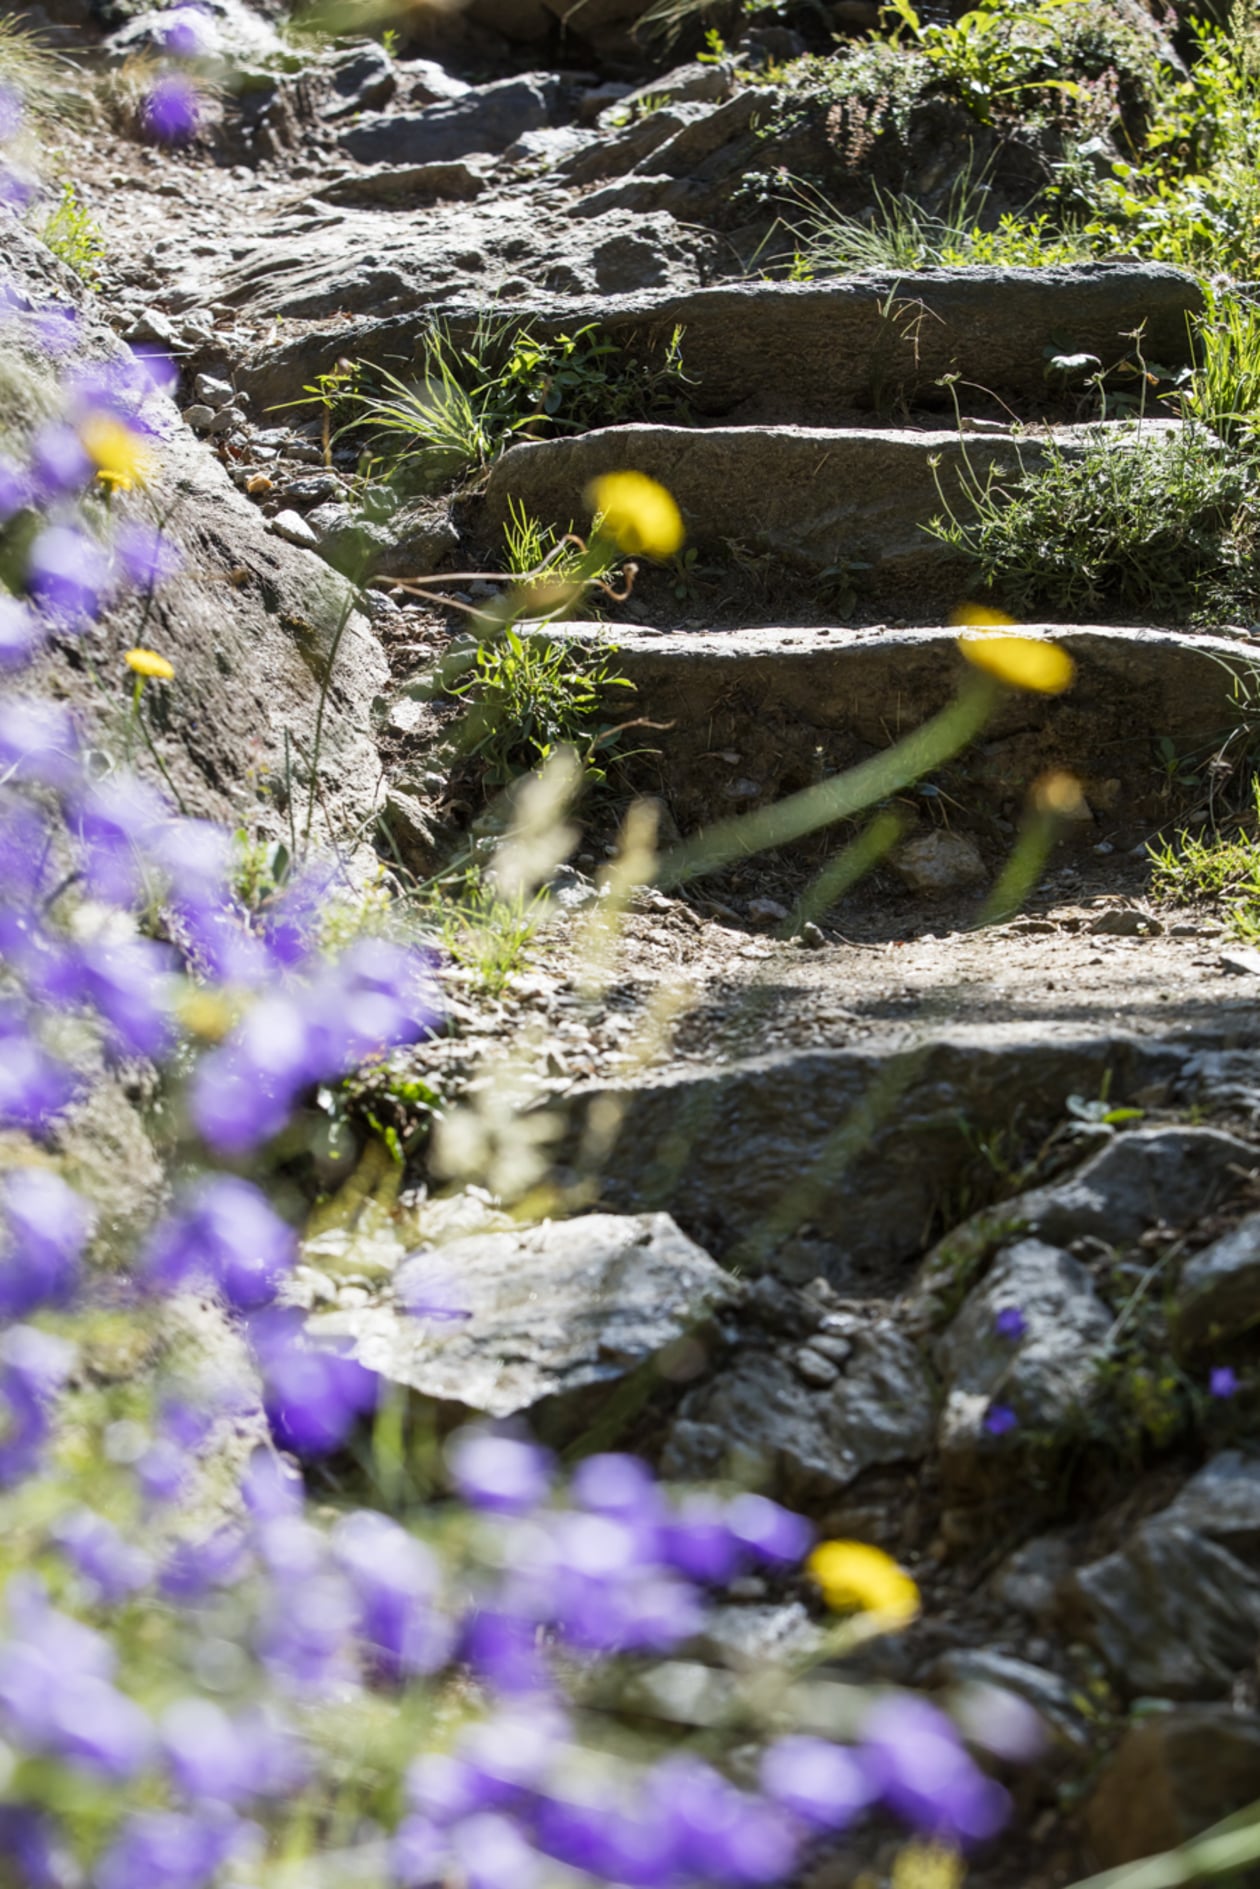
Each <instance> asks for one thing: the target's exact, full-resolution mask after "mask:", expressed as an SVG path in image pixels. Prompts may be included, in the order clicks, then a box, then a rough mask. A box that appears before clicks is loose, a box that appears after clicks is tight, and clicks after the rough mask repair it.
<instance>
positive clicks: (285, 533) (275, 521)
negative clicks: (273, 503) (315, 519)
mask: <svg viewBox="0 0 1260 1889" xmlns="http://www.w3.org/2000/svg"><path fill="white" fill-rule="evenodd" d="M268 522H269V525H270V528H271V530H272V531H274V532H275V534H276V536H277V538H283V539H284V541H285V543H286V544H296V545H300V546H301V547H302V548H303V549H304V550H307V551H316V550H318V548H319V539H318V538H317V537H316V536H315V533H314V532H313V531H312V530H311V528H310V526H309V525H308V524H307V522H306V520H305V519H304V518H303V516H302V514H301V512H277V513H276V515H275V517H274V518H272V519H270V520H269V521H268Z"/></svg>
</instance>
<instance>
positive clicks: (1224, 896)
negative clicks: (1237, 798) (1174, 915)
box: [1150, 775, 1260, 940]
mask: <svg viewBox="0 0 1260 1889" xmlns="http://www.w3.org/2000/svg"><path fill="white" fill-rule="evenodd" d="M1251 795H1252V802H1253V806H1252V811H1251V813H1250V814H1249V815H1248V816H1247V817H1246V818H1245V819H1240V820H1236V821H1234V822H1232V823H1231V825H1230V827H1229V829H1228V830H1226V831H1224V832H1221V831H1216V832H1212V833H1209V834H1207V835H1206V837H1204V836H1202V835H1196V834H1192V833H1188V832H1183V833H1180V834H1178V836H1177V838H1176V840H1175V841H1171V840H1170V841H1165V842H1164V844H1162V845H1160V846H1152V847H1151V849H1150V854H1151V863H1152V868H1153V870H1152V874H1151V891H1152V893H1153V894H1154V896H1155V897H1156V898H1158V899H1165V900H1167V901H1168V903H1169V904H1173V905H1191V904H1194V903H1196V902H1197V901H1199V900H1209V901H1211V903H1213V904H1214V905H1218V906H1220V908H1221V910H1222V913H1223V915H1224V916H1225V919H1226V921H1227V923H1228V924H1229V926H1230V929H1231V930H1232V931H1234V932H1236V933H1237V934H1238V936H1239V937H1241V938H1247V939H1251V940H1254V939H1257V938H1260V777H1257V776H1255V775H1253V776H1252V781H1251Z"/></svg>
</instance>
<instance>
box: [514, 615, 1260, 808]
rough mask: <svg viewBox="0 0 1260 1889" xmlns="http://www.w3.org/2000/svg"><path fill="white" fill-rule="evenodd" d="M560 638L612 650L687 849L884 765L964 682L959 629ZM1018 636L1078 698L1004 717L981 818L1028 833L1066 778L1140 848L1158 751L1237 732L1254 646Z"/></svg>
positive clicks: (977, 760)
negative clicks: (1049, 788)
mask: <svg viewBox="0 0 1260 1889" xmlns="http://www.w3.org/2000/svg"><path fill="white" fill-rule="evenodd" d="M547 633H548V634H550V635H554V634H555V633H556V632H555V630H554V629H551V630H549V631H548V632H547ZM563 634H564V635H565V636H566V637H571V638H574V639H575V640H582V641H590V642H603V643H608V642H612V643H615V644H616V646H617V651H618V654H617V659H616V660H617V666H618V668H619V670H620V671H621V673H622V674H624V675H626V676H628V677H629V678H630V679H631V681H633V683H634V685H635V689H636V691H637V692H636V694H635V695H634V696H633V697H632V698H630V699H631V700H632V701H633V703H634V707H633V711H632V712H633V713H634V714H635V715H643V716H646V717H647V718H648V719H649V720H650V721H651V722H653V723H654V724H656V725H655V726H654V727H653V730H652V736H651V745H652V748H653V749H654V751H655V752H654V754H653V755H652V756H651V757H648V758H647V759H646V760H643V761H641V762H639V763H636V764H634V765H635V766H636V768H637V769H638V772H639V775H641V777H642V779H641V784H642V785H643V786H644V787H645V788H647V789H649V790H650V791H653V792H656V793H661V792H662V791H664V793H665V796H666V799H667V801H668V805H669V808H670V812H671V813H672V815H673V817H674V819H675V821H676V822H677V824H678V826H679V828H680V829H681V830H682V831H683V832H690V831H692V830H693V829H694V828H697V827H699V826H702V825H707V824H709V823H711V822H712V821H713V820H715V819H720V818H722V817H724V816H726V815H730V814H734V813H739V812H744V811H748V810H751V809H755V808H757V807H760V806H768V805H771V804H773V803H775V802H777V801H779V800H782V799H783V798H784V797H785V796H786V795H788V794H791V793H794V792H796V791H797V790H798V789H800V788H803V787H805V786H807V785H809V784H810V782H811V780H813V779H816V778H817V777H818V776H817V771H816V770H817V769H818V767H819V766H820V764H821V766H822V767H823V769H824V771H825V772H827V773H833V772H838V771H840V770H841V769H842V768H844V767H846V766H850V765H852V764H853V763H854V762H856V761H860V760H862V759H864V758H865V757H866V756H867V755H868V754H869V753H871V752H872V751H873V750H875V749H878V748H886V747H887V746H888V745H889V743H890V742H891V741H893V740H895V739H896V738H897V737H898V736H900V735H904V734H908V733H909V732H910V731H911V730H912V729H914V728H917V727H919V726H920V725H921V724H922V723H923V722H925V721H927V719H928V718H929V717H930V716H932V715H934V714H936V713H937V712H938V711H939V710H940V709H942V708H944V706H945V705H946V703H947V702H949V701H950V699H951V698H952V697H953V695H954V694H955V693H956V691H957V689H958V687H959V685H960V683H961V682H962V681H963V680H964V679H965V677H966V675H967V673H968V665H967V664H966V663H965V662H964V661H963V659H962V657H961V656H960V655H959V653H958V637H959V632H958V631H957V630H956V629H950V628H947V627H927V628H915V629H897V630H890V629H884V628H880V629H861V630H850V629H845V628H835V629H828V628H825V627H823V628H816V629H783V628H769V629H747V630H724V631H709V632H704V633H693V632H690V631H685V630H678V631H668V632H664V631H656V630H645V629H638V628H631V627H629V626H625V627H623V626H622V625H620V624H609V623H586V622H574V623H567V624H565V625H564V626H563ZM1021 634H1023V635H1032V636H1052V637H1053V638H1054V639H1055V641H1056V642H1059V643H1061V644H1062V645H1063V647H1064V648H1065V649H1067V650H1068V651H1069V652H1070V654H1071V656H1072V658H1073V660H1074V661H1075V663H1076V667H1077V673H1076V681H1075V683H1074V684H1073V686H1072V688H1071V689H1069V690H1068V691H1067V692H1066V693H1065V694H1063V695H1061V696H1053V697H1050V696H1034V695H1027V694H1019V695H1015V694H1012V695H1009V696H1007V697H1006V698H1005V699H1004V700H1002V701H1001V702H999V704H998V705H997V708H996V709H995V712H994V714H993V718H992V720H991V722H990V723H989V725H988V727H987V728H986V729H985V731H984V734H983V735H982V737H981V739H980V740H979V741H978V742H977V743H975V744H974V745H973V746H972V748H971V749H969V750H968V751H967V754H966V757H965V764H966V767H967V770H968V777H969V781H970V783H971V786H972V788H973V789H974V793H975V798H976V804H977V805H983V806H985V807H990V808H992V809H993V810H995V811H1000V810H1002V808H1003V804H1004V803H1005V802H1007V801H1010V802H1012V807H1011V808H1008V809H1007V811H1008V813H1011V812H1012V811H1013V813H1014V816H1015V817H1018V814H1019V811H1020V808H1021V807H1022V801H1023V794H1024V791H1025V789H1026V788H1027V786H1028V784H1029V783H1030V782H1031V781H1032V780H1034V779H1035V778H1036V776H1037V775H1038V774H1040V773H1042V772H1044V771H1045V770H1047V769H1049V768H1069V769H1071V770H1072V771H1073V772H1075V773H1076V774H1078V775H1079V776H1080V777H1081V778H1082V780H1083V781H1084V782H1085V788H1086V794H1087V797H1088V795H1089V794H1090V793H1091V792H1093V793H1095V794H1096V795H1102V796H1105V797H1106V798H1107V799H1108V801H1109V804H1110V806H1111V810H1112V813H1113V814H1114V816H1115V818H1114V819H1112V820H1111V822H1110V825H1114V826H1115V827H1117V828H1118V829H1121V830H1123V829H1124V828H1125V827H1126V824H1127V825H1128V826H1129V827H1131V829H1132V832H1133V838H1134V841H1135V842H1136V840H1137V839H1138V838H1140V837H1142V836H1143V835H1144V834H1145V833H1147V832H1149V831H1150V828H1151V826H1152V825H1155V824H1158V823H1159V822H1160V821H1162V820H1163V819H1165V818H1166V817H1167V810H1166V804H1165V803H1161V802H1160V801H1159V798H1158V793H1159V787H1160V785H1161V783H1160V780H1159V778H1158V777H1157V775H1156V774H1155V773H1154V772H1153V771H1152V757H1153V754H1154V744H1155V743H1156V742H1157V741H1159V740H1160V738H1161V737H1163V736H1167V737H1168V738H1169V739H1170V740H1171V741H1172V742H1173V743H1174V745H1175V747H1176V748H1177V750H1178V752H1180V753H1199V752H1206V751H1209V750H1210V749H1211V748H1212V747H1213V746H1215V745H1219V743H1220V742H1221V741H1222V740H1223V739H1224V737H1225V736H1226V735H1227V734H1229V732H1230V731H1231V730H1232V729H1233V728H1234V727H1235V726H1236V725H1237V720H1238V709H1237V704H1236V702H1235V701H1234V700H1233V698H1232V697H1231V693H1230V690H1231V680H1232V677H1233V676H1234V675H1235V674H1238V673H1242V672H1244V671H1246V670H1247V669H1249V668H1251V667H1252V666H1254V663H1255V660H1256V659H1255V656H1254V655H1253V654H1252V650H1251V647H1250V646H1249V645H1248V644H1246V643H1241V642H1239V641H1237V640H1236V639H1233V638H1229V637H1223V636H1210V635H1206V634H1205V635H1197V634H1195V635H1191V634H1188V633H1184V632H1179V631H1175V630H1152V629H1144V628H1140V627H1134V628H1126V627H1117V628H1109V627H1095V626H1086V627H1082V628H1076V629H1061V628H1058V627H1056V626H1055V625H1044V624H1027V625H1024V626H1023V627H1022V629H1021ZM622 693H624V692H622ZM619 707H620V708H621V709H623V710H624V703H621V704H619ZM1108 782H1110V783H1112V784H1113V785H1112V786H1111V787H1110V788H1108V787H1107V786H1106V783H1108ZM1117 782H1118V783H1121V784H1123V788H1124V793H1123V795H1121V796H1118V797H1117V796H1116V793H1115V785H1114V784H1115V783H1117ZM1110 825H1109V830H1110ZM1120 843H1123V840H1122V841H1121V842H1120Z"/></svg>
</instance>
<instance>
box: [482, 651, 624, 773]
mask: <svg viewBox="0 0 1260 1889" xmlns="http://www.w3.org/2000/svg"><path fill="white" fill-rule="evenodd" d="M616 654H617V651H616V648H615V646H613V645H611V644H609V645H606V646H604V647H596V648H592V647H590V646H588V645H585V644H576V643H562V642H553V641H552V640H550V639H549V638H547V637H544V636H537V635H535V636H531V635H528V634H526V635H523V636H522V635H519V634H518V633H517V631H516V630H514V629H510V628H509V629H507V630H506V631H505V632H504V634H503V635H502V636H500V637H496V638H495V639H494V640H493V641H489V642H485V643H482V644H481V646H480V647H479V649H478V650H477V655H476V661H475V663H474V666H473V671H472V673H471V675H469V676H467V677H466V678H465V679H464V680H463V681H461V682H458V683H455V684H454V685H453V686H452V688H451V693H452V695H457V696H459V697H461V698H462V699H464V700H465V701H467V702H468V704H469V708H468V714H467V715H466V717H465V719H464V722H463V724H462V727H461V731H460V742H461V746H462V748H463V751H464V753H465V754H466V755H469V756H471V757H473V758H474V759H475V760H476V761H477V762H478V763H479V764H480V767H481V770H482V775H483V779H484V781H485V783H486V785H487V786H493V787H505V786H507V785H508V783H509V782H511V781H514V780H516V779H517V778H518V777H519V776H520V775H522V774H527V773H529V772H531V771H532V770H533V769H535V768H537V767H539V766H541V765H542V764H543V763H544V762H545V761H547V760H548V759H549V758H550V757H551V756H552V755H555V754H557V753H558V752H559V751H560V749H562V748H571V749H573V751H574V752H575V753H576V755H577V757H578V761H579V763H580V765H581V768H582V772H583V774H584V775H585V777H586V779H587V780H588V781H591V782H599V781H602V780H603V779H604V778H605V770H604V767H603V764H602V757H603V756H605V755H606V754H607V753H608V752H609V750H610V749H611V748H612V747H614V746H615V744H616V742H617V739H618V737H619V735H620V732H621V730H620V727H619V725H618V724H617V723H615V722H612V723H610V722H609V721H608V719H607V711H606V694H607V691H609V690H611V689H633V687H634V684H633V683H632V682H631V681H630V680H629V679H628V678H627V677H626V676H622V675H619V674H618V673H617V671H616V668H615V666H614V661H613V659H614V657H615V656H616Z"/></svg>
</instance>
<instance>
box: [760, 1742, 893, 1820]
mask: <svg viewBox="0 0 1260 1889" xmlns="http://www.w3.org/2000/svg"><path fill="white" fill-rule="evenodd" d="M761 1787H762V1789H763V1790H764V1791H765V1792H766V1794H767V1796H768V1797H771V1798H773V1799H774V1801H775V1803H778V1804H782V1805H783V1807H784V1808H785V1809H786V1810H790V1811H794V1812H795V1814H796V1815H797V1816H798V1817H802V1818H803V1819H804V1820H805V1822H806V1823H808V1824H812V1825H813V1826H814V1827H815V1829H818V1830H843V1829H845V1828H846V1827H847V1826H848V1825H849V1824H851V1823H852V1822H853V1820H854V1818H855V1817H857V1816H859V1815H860V1814H861V1812H862V1811H863V1810H865V1809H866V1807H867V1805H868V1804H869V1803H870V1802H871V1799H872V1798H873V1796H874V1794H875V1793H874V1790H873V1788H872V1786H871V1781H870V1779H869V1777H868V1776H867V1774H866V1771H865V1769H864V1767H863V1765H862V1764H861V1762H860V1760H859V1758H858V1757H857V1755H856V1753H854V1752H853V1751H851V1750H849V1749H848V1748H847V1747H846V1746H844V1745H833V1744H832V1743H831V1742H830V1741H829V1740H828V1739H826V1738H814V1737H810V1736H807V1735H806V1734H804V1733H793V1734H791V1735H789V1736H788V1737H785V1738H778V1739H776V1740H775V1742H774V1743H773V1744H772V1745H769V1746H768V1747H767V1748H766V1751H765V1753H764V1755H763V1757H762V1760H761Z"/></svg>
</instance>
